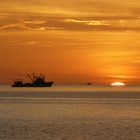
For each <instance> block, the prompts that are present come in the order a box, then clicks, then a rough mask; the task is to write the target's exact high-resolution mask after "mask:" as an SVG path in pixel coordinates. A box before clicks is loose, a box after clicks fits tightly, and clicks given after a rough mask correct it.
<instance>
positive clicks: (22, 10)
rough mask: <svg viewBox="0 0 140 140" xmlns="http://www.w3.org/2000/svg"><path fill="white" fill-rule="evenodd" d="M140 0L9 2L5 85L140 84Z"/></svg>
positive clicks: (3, 19)
mask: <svg viewBox="0 0 140 140" xmlns="http://www.w3.org/2000/svg"><path fill="white" fill-rule="evenodd" d="M139 7H140V1H139V0H123V1H122V0H117V1H113V0H71V1H67V0H61V1H60V0H51V1H47V0H41V1H40V0H24V1H23V0H3V1H2V2H1V3H0V83H10V82H12V80H13V79H14V78H19V77H22V78H24V77H25V75H24V74H26V73H27V72H29V73H32V72H36V73H40V72H42V73H44V74H46V76H47V77H48V79H49V80H54V81H55V82H56V83H66V84H80V83H86V82H93V83H95V84H110V83H112V82H115V81H122V82H125V83H126V84H139V83H140V72H139V71H140V55H139V54H140V16H139V15H140V9H139Z"/></svg>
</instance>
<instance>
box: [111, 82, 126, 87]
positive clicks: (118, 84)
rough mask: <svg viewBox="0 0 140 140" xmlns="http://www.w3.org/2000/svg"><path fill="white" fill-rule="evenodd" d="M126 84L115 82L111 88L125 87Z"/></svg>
mask: <svg viewBox="0 0 140 140" xmlns="http://www.w3.org/2000/svg"><path fill="white" fill-rule="evenodd" d="M125 85H126V84H125V83H122V82H114V83H112V84H111V86H125Z"/></svg>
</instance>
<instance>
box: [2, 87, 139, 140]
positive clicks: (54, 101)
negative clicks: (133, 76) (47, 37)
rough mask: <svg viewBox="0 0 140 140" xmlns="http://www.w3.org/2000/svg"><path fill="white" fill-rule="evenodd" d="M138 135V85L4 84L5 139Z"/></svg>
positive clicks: (117, 139)
mask: <svg viewBox="0 0 140 140" xmlns="http://www.w3.org/2000/svg"><path fill="white" fill-rule="evenodd" d="M139 139H140V87H139V86H122V87H112V86H94V85H54V86H52V87H50V88H25V87H24V88H12V87H11V86H9V85H1V86H0V140H139Z"/></svg>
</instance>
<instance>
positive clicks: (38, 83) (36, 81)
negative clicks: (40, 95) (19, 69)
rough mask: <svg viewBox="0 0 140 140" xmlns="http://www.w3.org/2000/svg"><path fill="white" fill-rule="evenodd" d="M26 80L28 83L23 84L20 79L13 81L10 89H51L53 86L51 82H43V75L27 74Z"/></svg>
mask: <svg viewBox="0 0 140 140" xmlns="http://www.w3.org/2000/svg"><path fill="white" fill-rule="evenodd" d="M27 76H28V78H29V79H30V80H31V82H30V83H24V82H23V81H22V80H21V79H15V80H14V84H13V85H12V87H51V86H52V85H53V83H54V82H53V81H50V82H47V81H45V75H42V74H40V75H38V76H36V75H35V74H34V73H33V75H32V76H31V75H29V74H27Z"/></svg>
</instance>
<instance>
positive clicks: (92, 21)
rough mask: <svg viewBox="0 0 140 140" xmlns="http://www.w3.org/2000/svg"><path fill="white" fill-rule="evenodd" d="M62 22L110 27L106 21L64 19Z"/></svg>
mask: <svg viewBox="0 0 140 140" xmlns="http://www.w3.org/2000/svg"><path fill="white" fill-rule="evenodd" d="M64 22H74V23H84V24H85V25H91V26H102V25H107V26H110V25H111V24H110V23H109V22H108V21H97V20H75V19H65V20H64Z"/></svg>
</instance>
